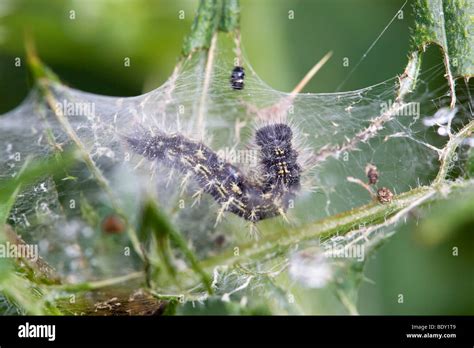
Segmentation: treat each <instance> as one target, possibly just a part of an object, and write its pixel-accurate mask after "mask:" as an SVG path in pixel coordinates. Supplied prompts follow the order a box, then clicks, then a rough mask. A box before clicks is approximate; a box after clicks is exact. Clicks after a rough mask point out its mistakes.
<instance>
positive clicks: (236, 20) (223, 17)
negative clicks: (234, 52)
mask: <svg viewBox="0 0 474 348" xmlns="http://www.w3.org/2000/svg"><path fill="white" fill-rule="evenodd" d="M239 26H240V6H239V0H201V1H200V3H199V7H198V10H197V14H196V16H195V18H194V22H193V25H192V27H191V33H190V34H189V35H188V36H187V37H186V38H185V40H184V42H183V49H182V53H183V56H184V57H187V56H188V55H190V54H191V53H193V52H195V51H198V50H208V49H209V48H210V47H211V42H212V38H213V36H214V34H215V33H216V32H217V31H222V32H232V31H236V30H238V29H239Z"/></svg>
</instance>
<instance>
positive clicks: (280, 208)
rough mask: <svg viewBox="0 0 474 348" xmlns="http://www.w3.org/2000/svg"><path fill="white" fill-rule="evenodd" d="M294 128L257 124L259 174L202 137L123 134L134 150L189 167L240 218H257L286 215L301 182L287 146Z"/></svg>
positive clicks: (183, 169)
mask: <svg viewBox="0 0 474 348" xmlns="http://www.w3.org/2000/svg"><path fill="white" fill-rule="evenodd" d="M292 137H293V132H292V130H291V128H290V127H289V126H288V125H286V124H282V123H278V124H272V125H267V126H263V127H261V128H259V129H258V130H257V132H256V134H255V142H256V144H257V145H258V147H259V150H260V155H259V161H260V173H261V179H260V180H258V182H255V181H253V180H250V179H248V178H246V177H245V175H244V174H243V173H242V171H241V170H240V169H239V168H237V167H236V166H234V165H232V164H230V163H226V162H224V161H223V160H222V159H220V158H219V157H218V156H217V154H216V153H215V152H213V151H212V150H211V149H210V148H209V147H207V146H205V145H204V144H202V143H199V142H195V141H192V140H190V139H188V138H186V137H185V136H183V135H180V134H172V135H165V134H158V135H151V134H149V133H148V134H145V135H144V136H141V137H138V138H132V137H127V142H128V143H129V145H130V147H131V148H132V150H133V151H135V152H136V153H138V154H140V155H142V156H144V157H146V158H147V159H149V160H156V161H159V162H160V163H163V164H164V165H166V166H168V167H171V168H176V169H178V170H179V171H180V172H183V173H188V172H191V173H192V176H193V178H194V180H195V181H196V182H197V183H198V185H199V187H200V188H201V189H202V190H203V191H204V192H205V193H208V194H209V195H211V196H212V197H213V198H214V200H215V201H216V202H218V203H219V204H220V205H221V207H222V211H229V212H231V213H234V214H236V215H238V216H240V217H242V218H244V219H245V220H248V221H251V222H257V221H259V220H263V219H267V218H271V217H274V216H277V215H282V216H284V217H285V213H286V211H287V209H288V206H289V204H290V202H291V200H292V199H293V198H294V197H295V195H296V192H297V191H298V190H299V188H300V173H301V168H300V166H299V165H298V163H297V159H298V153H297V152H296V151H295V150H294V149H293V147H292Z"/></svg>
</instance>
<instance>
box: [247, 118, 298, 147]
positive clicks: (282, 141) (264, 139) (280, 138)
mask: <svg viewBox="0 0 474 348" xmlns="http://www.w3.org/2000/svg"><path fill="white" fill-rule="evenodd" d="M292 138H293V132H292V131H291V128H290V127H289V126H287V125H286V124H283V123H277V124H272V125H268V126H264V127H262V128H260V129H258V131H257V133H256V134H255V140H256V143H257V145H258V146H260V147H268V146H269V147H287V146H291V140H292Z"/></svg>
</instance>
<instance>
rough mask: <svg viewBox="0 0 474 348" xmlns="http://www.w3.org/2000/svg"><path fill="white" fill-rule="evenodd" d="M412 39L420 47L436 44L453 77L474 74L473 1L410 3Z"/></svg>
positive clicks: (420, 0)
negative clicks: (413, 25)
mask: <svg viewBox="0 0 474 348" xmlns="http://www.w3.org/2000/svg"><path fill="white" fill-rule="evenodd" d="M414 13H415V31H414V33H413V43H414V45H415V47H416V48H418V49H424V47H425V46H427V45H429V44H432V43H434V44H437V45H439V46H440V47H441V48H442V50H443V52H445V53H446V55H447V61H446V62H445V63H446V68H447V69H450V70H451V71H452V73H453V76H454V77H468V78H469V77H472V76H473V75H474V2H472V1H470V0H417V1H415V3H414Z"/></svg>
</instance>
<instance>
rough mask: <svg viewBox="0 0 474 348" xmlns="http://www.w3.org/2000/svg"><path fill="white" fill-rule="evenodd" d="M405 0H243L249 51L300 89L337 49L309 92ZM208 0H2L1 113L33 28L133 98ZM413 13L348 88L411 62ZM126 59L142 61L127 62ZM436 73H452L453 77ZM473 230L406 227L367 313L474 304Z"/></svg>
mask: <svg viewBox="0 0 474 348" xmlns="http://www.w3.org/2000/svg"><path fill="white" fill-rule="evenodd" d="M403 3H404V1H402V0H389V1H380V0H357V1H356V0H300V1H297V0H291V1H290V0H258V1H256V0H242V1H241V10H242V15H241V21H242V23H241V24H242V39H243V49H244V55H245V56H246V57H247V59H248V61H249V62H250V64H252V66H253V68H254V69H255V71H256V72H257V73H258V74H259V75H260V77H261V78H262V79H263V80H264V81H265V82H266V83H267V84H268V85H270V86H271V87H273V88H275V89H278V90H282V91H291V90H292V89H293V87H294V86H295V85H296V84H297V83H298V82H299V81H300V79H301V78H302V77H303V76H304V74H305V73H306V72H307V71H308V70H309V69H310V68H311V67H312V66H313V65H314V64H315V63H316V62H317V61H318V60H319V59H320V58H321V57H322V56H323V55H324V54H326V53H327V52H328V51H333V53H334V54H333V57H332V58H331V60H330V61H329V62H328V63H327V64H326V66H324V68H323V69H322V70H321V71H320V72H319V73H318V74H317V76H316V77H315V78H314V79H313V80H312V81H311V83H310V84H309V85H308V86H307V87H306V88H305V92H334V91H336V90H337V88H338V86H340V84H341V83H342V82H343V81H344V79H345V78H346V77H347V74H348V72H349V71H350V70H351V69H352V68H353V67H354V66H355V65H356V64H357V63H358V61H359V60H360V58H361V57H362V55H363V54H364V52H365V51H366V50H367V48H369V46H370V45H371V44H372V43H373V42H374V40H375V39H376V38H377V37H378V35H379V34H380V33H381V32H382V30H384V28H385V26H386V25H387V24H388V23H389V21H390V20H391V19H392V17H393V16H394V15H395V14H396V13H397V11H398V10H399V9H400V8H401V6H402V5H403ZM197 5H198V2H197V1H195V0H0V113H4V112H6V111H8V110H10V109H12V108H14V107H15V106H17V105H18V104H20V103H21V101H22V100H23V98H24V97H25V96H26V94H27V93H28V90H29V89H30V88H31V87H32V86H31V83H32V82H31V81H32V80H31V79H30V78H29V76H28V73H27V69H26V66H25V60H24V48H23V46H24V34H25V32H28V33H30V35H31V36H33V37H34V40H35V42H36V45H37V49H38V53H39V55H40V57H41V58H42V59H43V60H44V61H45V62H46V63H47V64H48V65H49V66H51V67H52V68H53V70H54V71H55V72H56V73H57V74H58V75H59V76H60V77H61V79H62V80H63V81H64V82H65V83H66V84H68V85H70V86H72V87H75V88H78V89H81V90H84V91H89V92H93V93H100V94H107V95H114V96H132V95H138V94H141V93H143V92H144V91H149V90H152V89H154V88H156V87H157V86H159V85H160V84H162V83H163V82H164V81H165V80H166V79H167V77H168V76H169V75H170V74H171V72H172V70H173V67H174V65H175V64H176V62H177V60H178V57H179V55H180V51H181V43H182V40H183V37H184V36H185V35H186V34H187V33H188V32H189V28H190V25H191V23H192V19H193V16H194V11H195V10H196V8H197ZM71 11H74V13H73V12H71ZM180 11H184V12H180ZM290 11H293V12H290ZM183 14H184V19H181V18H180V17H182V16H183ZM72 15H74V17H75V18H74V19H71V16H72ZM292 16H294V18H293V19H291V18H289V17H292ZM402 17H403V18H402V19H399V18H396V19H395V20H394V21H393V23H392V24H391V26H390V27H389V28H388V29H387V30H386V32H385V33H384V34H383V35H382V37H381V38H380V40H379V41H378V42H377V44H376V45H375V46H374V47H373V49H372V50H371V52H370V53H369V54H368V55H367V57H365V58H364V59H363V61H362V62H361V64H360V65H359V66H358V68H357V69H356V70H355V72H354V73H353V75H352V76H351V78H350V79H349V80H348V81H347V83H345V84H344V85H343V86H342V87H341V88H340V90H353V89H358V88H362V87H366V86H369V85H372V84H375V83H377V82H381V81H383V80H386V79H388V78H391V77H394V76H396V75H397V74H400V73H402V72H403V69H404V67H405V64H406V62H407V58H406V57H407V54H408V50H409V27H410V26H411V24H412V21H413V18H412V16H411V6H410V5H409V4H408V5H407V6H405V8H404V11H403V15H402ZM428 53H429V54H428V56H427V58H426V59H425V61H424V67H425V68H429V67H430V66H431V65H434V64H439V63H440V55H439V52H438V51H437V50H434V49H430V51H429V52H428ZM17 57H19V58H20V59H21V66H19V67H16V66H15V59H16V58H17ZM126 57H129V58H130V61H131V65H130V67H124V64H123V61H124V59H125V58H126ZM344 58H348V59H349V66H348V67H345V66H344V65H343V59H344ZM434 83H435V84H436V83H438V84H441V83H444V81H443V79H442V76H440V77H438V78H437V79H435V80H434ZM473 230H474V223H473V222H472V221H471V222H470V223H467V224H464V225H462V226H461V227H459V228H457V229H456V230H453V231H450V233H449V234H448V235H447V236H446V237H445V238H444V239H441V240H440V241H438V242H436V243H432V242H431V243H430V242H429V239H426V238H421V237H419V235H420V234H419V233H418V227H417V224H416V223H410V224H408V225H407V226H405V227H403V228H401V229H400V231H399V233H397V234H396V235H395V236H394V237H392V239H391V240H390V241H389V242H388V243H386V244H385V245H384V246H383V247H382V248H381V249H380V250H379V251H378V252H377V253H375V255H374V256H373V257H371V259H370V260H369V261H368V263H367V266H366V277H367V278H368V281H367V282H364V284H363V286H362V288H361V292H360V299H359V304H358V305H359V306H358V307H359V311H360V313H362V314H473V313H474V296H472V294H473V293H474V270H473V265H474V234H473V233H472V231H473ZM453 247H458V249H459V254H458V256H453V254H452V250H453ZM316 294H317V292H316V291H309V290H308V291H306V290H304V291H300V292H299V293H298V294H297V296H298V297H299V298H300V300H301V301H303V302H304V303H308V304H311V300H312V298H314V297H315V296H316ZM400 294H402V295H403V299H404V301H403V303H399V295H400ZM331 303H332V302H331ZM311 307H312V310H311V312H314V313H318V312H319V313H325V314H328V313H343V312H344V310H343V309H341V308H340V307H337V308H330V306H327V305H319V304H317V303H313V304H312V305H311Z"/></svg>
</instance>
